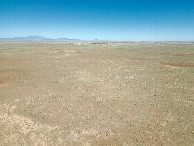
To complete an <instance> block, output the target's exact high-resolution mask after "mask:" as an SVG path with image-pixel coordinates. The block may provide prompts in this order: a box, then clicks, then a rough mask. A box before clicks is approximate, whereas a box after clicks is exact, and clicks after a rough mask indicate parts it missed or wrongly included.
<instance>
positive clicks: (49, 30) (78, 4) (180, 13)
mask: <svg viewBox="0 0 194 146" xmlns="http://www.w3.org/2000/svg"><path fill="white" fill-rule="evenodd" d="M29 35H40V36H44V37H49V38H61V37H65V38H75V39H82V40H93V39H101V40H117V41H191V40H192V41H193V40H194V0H0V37H1V38H2V37H4V38H5V37H16V36H17V37H21V36H29Z"/></svg>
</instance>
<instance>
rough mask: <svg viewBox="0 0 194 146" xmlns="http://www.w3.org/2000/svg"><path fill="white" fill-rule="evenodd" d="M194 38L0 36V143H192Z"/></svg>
mask: <svg viewBox="0 0 194 146" xmlns="http://www.w3.org/2000/svg"><path fill="white" fill-rule="evenodd" d="M193 144H194V43H179V42H161V43H160V42H157V43H154V42H81V41H80V42H78V41H77V42H76V41H75V42H68V41H13V40H1V41H0V145H2V146H9V145H14V146H16V145H32V146H34V145H41V146H42V145H86V146H89V145H123V146H125V145H189V146H190V145H193Z"/></svg>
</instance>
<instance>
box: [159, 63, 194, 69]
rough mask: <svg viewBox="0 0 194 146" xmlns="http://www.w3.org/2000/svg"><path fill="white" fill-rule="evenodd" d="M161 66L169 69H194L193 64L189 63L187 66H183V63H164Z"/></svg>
mask: <svg viewBox="0 0 194 146" xmlns="http://www.w3.org/2000/svg"><path fill="white" fill-rule="evenodd" d="M160 64H162V65H164V66H168V67H180V68H194V64H193V63H187V64H183V63H176V64H173V63H163V62H160Z"/></svg>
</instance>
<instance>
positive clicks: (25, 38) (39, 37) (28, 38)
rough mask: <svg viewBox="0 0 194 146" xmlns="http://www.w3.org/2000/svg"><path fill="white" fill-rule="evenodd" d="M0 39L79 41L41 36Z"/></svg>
mask: <svg viewBox="0 0 194 146" xmlns="http://www.w3.org/2000/svg"><path fill="white" fill-rule="evenodd" d="M0 39H12V40H79V39H69V38H57V39H53V38H46V37H42V36H36V35H34V36H27V37H13V38H0Z"/></svg>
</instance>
